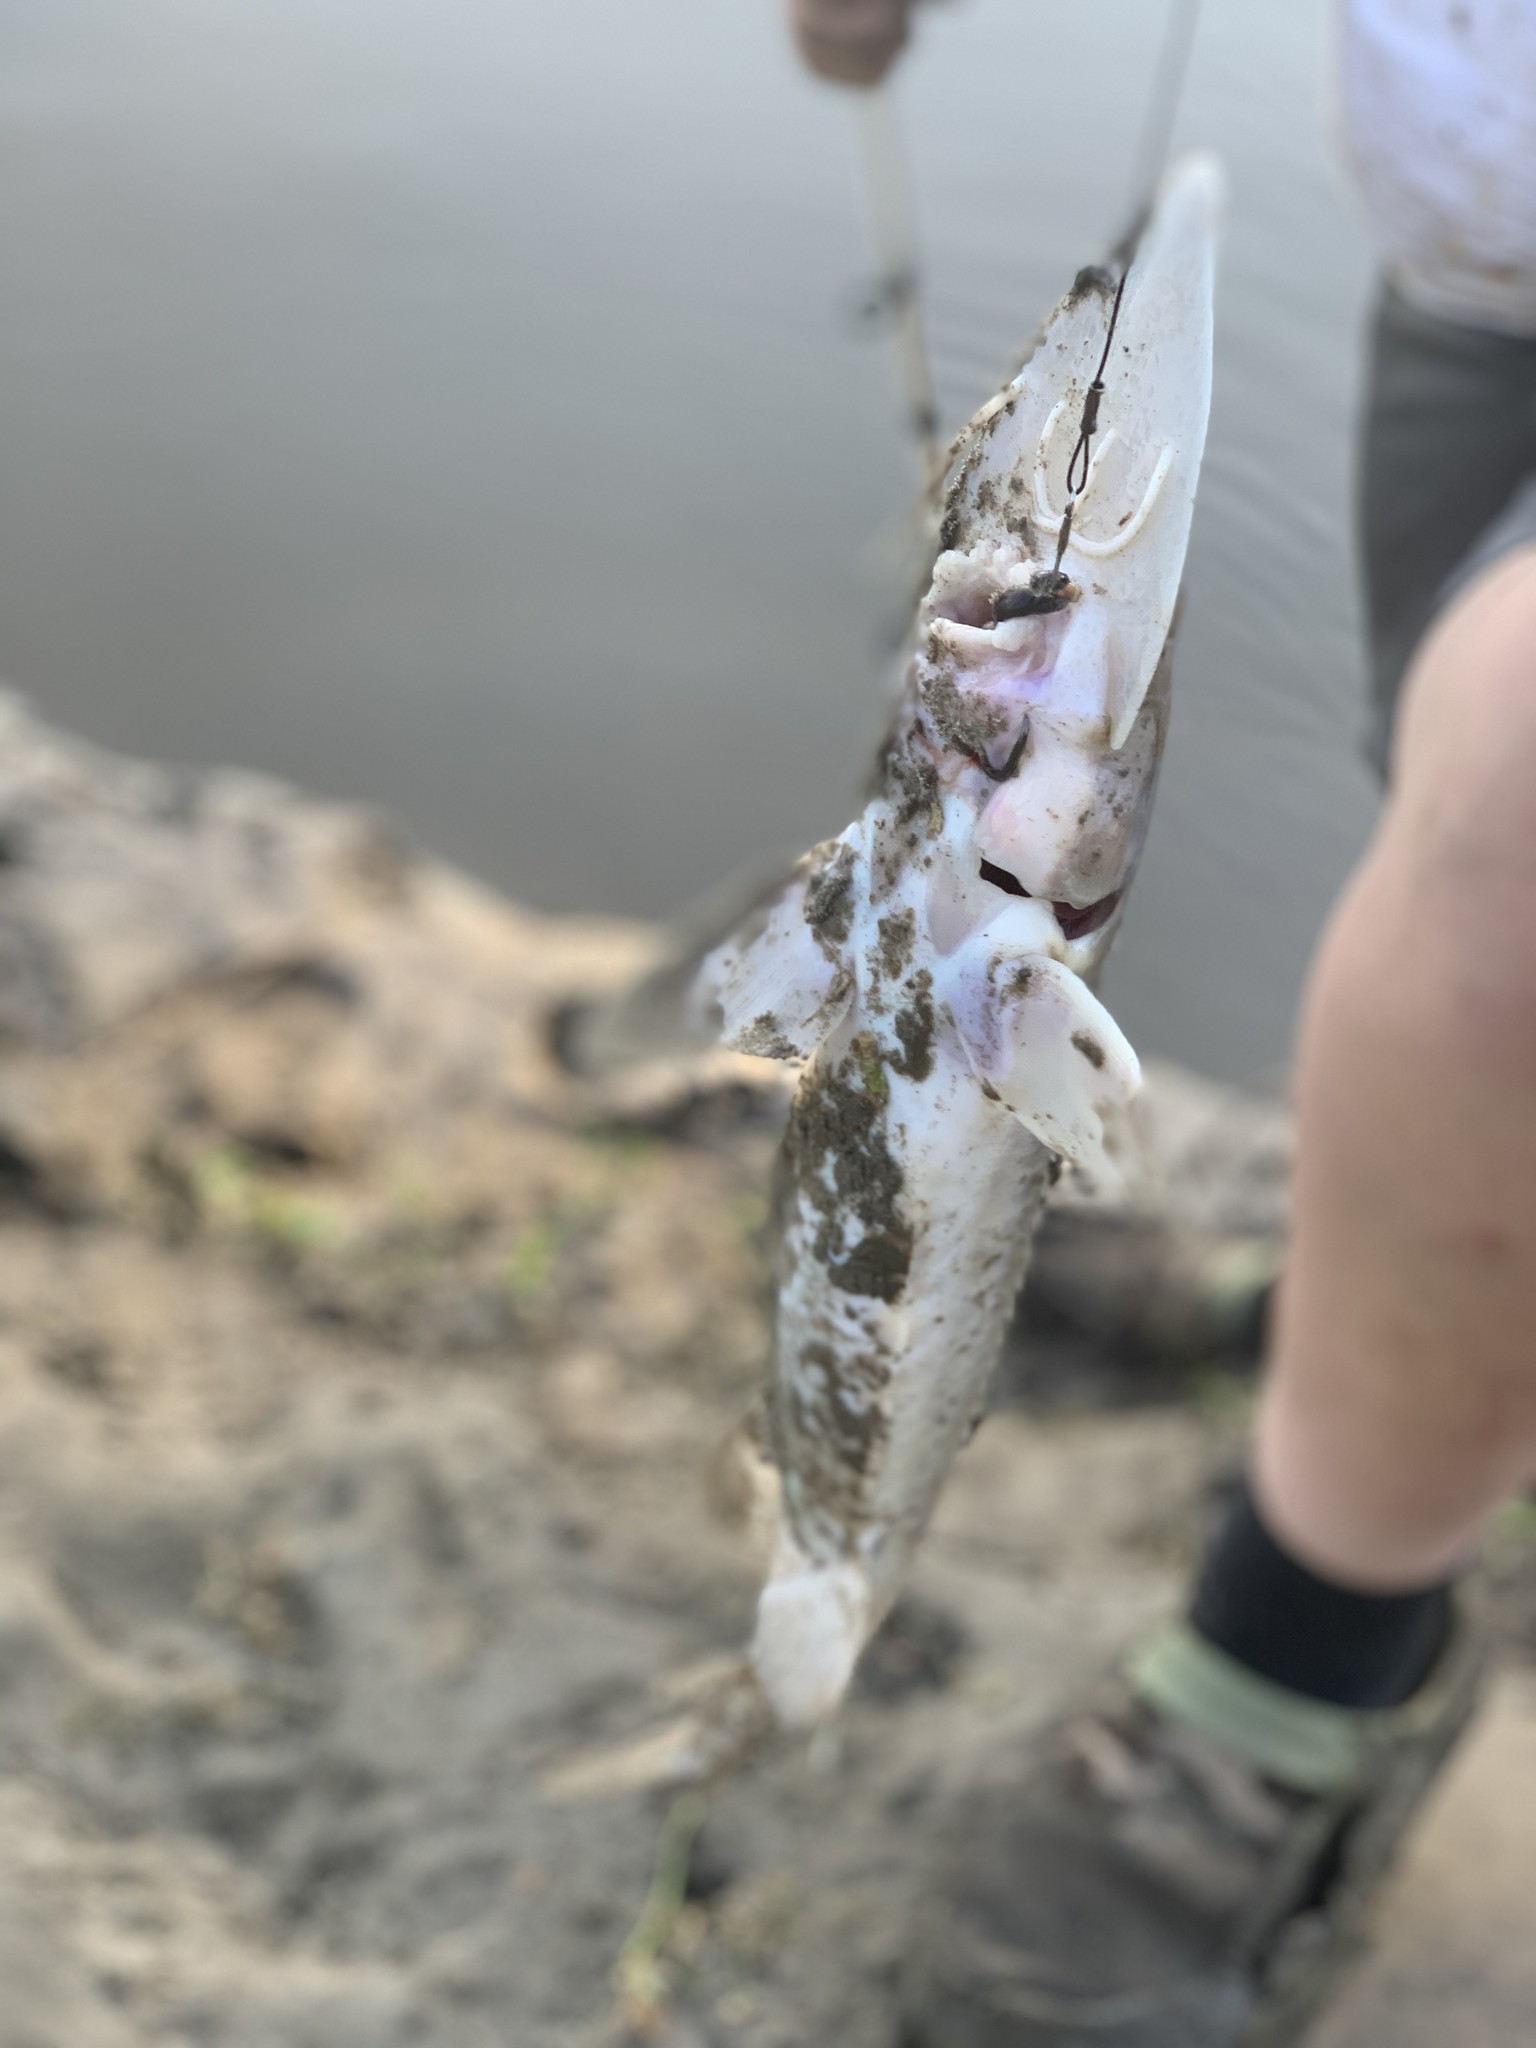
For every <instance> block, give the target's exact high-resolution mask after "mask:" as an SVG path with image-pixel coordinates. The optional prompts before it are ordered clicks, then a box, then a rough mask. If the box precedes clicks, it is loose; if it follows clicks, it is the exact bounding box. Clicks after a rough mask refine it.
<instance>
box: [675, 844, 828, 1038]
mask: <svg viewBox="0 0 1536 2048" xmlns="http://www.w3.org/2000/svg"><path fill="white" fill-rule="evenodd" d="M856 860H857V856H856V854H855V851H854V848H853V846H852V845H851V844H850V842H849V840H848V839H847V838H846V837H845V838H842V839H830V840H827V841H826V842H825V843H824V844H823V845H821V846H817V847H813V848H812V850H811V851H810V852H809V853H808V854H807V855H806V856H805V858H804V859H803V860H802V861H801V862H800V863H799V864H798V866H797V867H796V868H795V871H794V873H793V874H792V875H791V876H790V877H789V879H788V881H787V882H785V883H784V884H783V885H782V886H781V887H780V888H779V889H778V890H777V891H776V892H774V893H773V894H772V895H770V896H767V897H765V898H764V900H763V901H762V902H761V903H760V904H758V905H757V907H756V908H755V910H754V911H753V913H752V915H751V916H750V917H749V918H747V919H746V920H745V921H744V923H742V924H741V925H739V926H738V927H737V929H736V930H735V931H734V932H732V933H731V935H730V936H729V937H728V938H726V939H724V940H723V941H722V942H721V943H720V944H719V945H718V946H716V947H715V948H714V950H713V951H712V952H710V953H708V954H706V955H705V957H704V959H703V961H702V962H701V964H700V966H699V969H698V972H697V974H696V975H695V977H694V980H693V985H692V988H691V991H690V995H689V1004H690V1009H691V1011H692V1014H693V1017H694V1020H695V1024H696V1027H697V1028H698V1029H699V1030H700V1031H701V1032H707V1033H708V1034H709V1035H710V1036H712V1037H714V1038H716V1039H718V1041H719V1043H720V1044H722V1045H724V1046H728V1047H729V1048H730V1050H731V1051H733V1052H747V1053H756V1054H758V1055H759V1056H760V1057H763V1058H766V1059H778V1060H794V1059H807V1058H809V1056H810V1055H811V1053H813V1052H814V1051H815V1050H816V1048H817V1046H818V1045H820V1043H821V1041H822V1040H823V1039H824V1038H825V1037H826V1036H827V1035H828V1033H829V1032H831V1031H832V1030H833V1029H834V1028H835V1027H836V1025H837V1024H838V1023H839V1022H840V1021H841V1020H842V1017H843V1015H844V1013H845V1012H846V1010H847V1008H848V1004H849V1002H850V1000H851V998H852V995H853V976H852V973H851V972H850V970H849V966H848V962H847V956H846V940H847V936H848V929H849V926H850V924H851V920H852V910H853V901H852V891H853V886H854V871H855V866H856Z"/></svg>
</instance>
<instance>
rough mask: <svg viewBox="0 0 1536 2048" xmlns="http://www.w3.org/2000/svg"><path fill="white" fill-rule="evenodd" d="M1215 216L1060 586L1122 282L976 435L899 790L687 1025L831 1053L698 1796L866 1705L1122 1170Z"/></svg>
mask: <svg viewBox="0 0 1536 2048" xmlns="http://www.w3.org/2000/svg"><path fill="white" fill-rule="evenodd" d="M1219 196H1220V181H1219V175H1218V173H1217V171H1216V169H1215V167H1214V165H1213V164H1211V163H1210V162H1209V161H1208V160H1203V159H1193V160H1189V161H1187V162H1185V163H1184V164H1182V165H1180V166H1179V167H1177V168H1176V169H1175V170H1174V171H1173V172H1172V173H1171V174H1170V176H1169V177H1168V179H1167V180H1166V181H1165V183H1164V186H1163V189H1162V192H1161V194H1160V196H1159V198H1158V201H1157V204H1156V206H1155V208H1154V209H1153V212H1152V214H1151V217H1150V219H1149V222H1148V224H1147V226H1146V228H1145V231H1144V233H1143V235H1142V237H1141V239H1140V242H1139V244H1138V245H1137V248H1136V251H1135V255H1134V258H1133V260H1132V262H1131V265H1130V268H1129V271H1128V272H1127V274H1126V276H1125V281H1124V288H1123V293H1122V295H1121V299H1120V304H1119V312H1118V319H1117V321H1116V323H1115V327H1114V336H1113V343H1112V345H1111V347H1110V349H1109V352H1108V357H1107V360H1106V361H1105V363H1104V368H1103V377H1102V397H1101V400H1100V403H1099V414H1098V420H1097V431H1096V433H1095V435H1094V438H1093V441H1092V444H1091V465H1090V467H1089V470H1088V475H1087V480H1086V483H1085V484H1083V486H1082V488H1081V491H1080V494H1079V496H1078V498H1077V502H1076V505H1075V508H1074V517H1073V521H1072V525H1071V529H1070V535H1069V538H1068V541H1067V545H1066V548H1065V552H1064V555H1063V556H1062V558H1061V561H1060V564H1059V572H1055V571H1054V570H1053V565H1054V564H1055V562H1056V554H1057V537H1058V531H1059V527H1060V522H1061V518H1062V514H1063V511H1064V509H1065V497H1066V488H1065V479H1066V476H1067V473H1068V469H1069V464H1070V462H1071V458H1072V453H1073V448H1074V444H1075V443H1076V441H1077V437H1078V433H1079V427H1080V423H1081V421H1082V416H1083V409H1084V403H1085V400H1086V399H1087V396H1088V392H1089V387H1090V384H1091V383H1092V382H1093V380H1094V377H1095V373H1096V371H1097V370H1098V369H1099V365H1100V359H1101V356H1103V354H1104V350H1105V342H1106V336H1107V334H1108V332H1109V328H1110V322H1111V316H1112V312H1113V308H1114V302H1115V286H1116V280H1115V278H1114V277H1113V276H1112V275H1111V274H1110V273H1108V272H1105V271H1085V272H1083V273H1082V275H1081V276H1080V277H1079V278H1078V280H1077V282H1076V284H1075V285H1074V287H1073V289H1072V290H1071V292H1069V293H1068V295H1067V297H1066V298H1065V299H1063V301H1062V302H1061V304H1060V305H1059V306H1058V307H1057V309H1056V311H1055V313H1054V314H1053V315H1052V317H1051V319H1050V320H1049V321H1048V323H1047V325H1046V327H1045V329H1044V332H1043V334H1042V336H1041V338H1040V340H1039V342H1038V344H1037V346H1036V348H1035V350H1034V353H1033V354H1032V356H1031V357H1030V359H1029V361H1028V362H1027V363H1026V364H1025V366H1024V368H1023V369H1022V370H1021V371H1020V372H1019V374H1018V376H1017V377H1015V378H1014V380H1013V381H1012V383H1010V384H1009V385H1008V386H1007V387H1006V388H1005V389H1004V391H1003V392H1001V393H1000V394H999V396H998V397H997V399H995V400H994V401H992V403H991V404H990V405H989V406H987V407H985V408H983V410H982V412H981V413H980V414H978V415H977V418H976V420H975V421H973V422H972V426H971V428H970V430H969V431H968V435H967V436H965V437H962V441H961V443H960V444H959V447H958V449H957V459H956V464H955V467H954V471H953V475H952V478H951V480H950V482H949V485H948V489H947V495H946V499H945V505H944V514H943V525H942V529H941V549H942V552H941V553H940V554H939V556H938V559H937V561H936V563H935V565H934V571H933V580H932V584H931V586H930V588H929V591H928V594H927V596H926V598H925V599H924V601H923V604H922V606H921V609H920V612H919V615H918V622H917V634H916V644H915V648H914V651H913V654H912V658H911V663H910V667H909V670H908V673H907V678H906V683H905V688H904V692H903V695H902V697H901V700H900V703H899V706H898V709H897V713H896V717H895V720H894V723H893V726H892V729H891V734H890V738H889V740H888V742H887V745H886V748H885V752H884V754H883V757H882V762H881V773H880V787H879V789H878V791H877V793H876V794H875V796H874V797H873V799H872V800H871V802H870V804H869V806H868V808H867V809H866V810H865V812H864V814H863V816H862V817H860V818H859V819H858V820H857V821H856V822H855V823H854V824H852V825H850V826H849V828H848V830H847V831H846V832H844V833H843V834H842V835H841V837H840V838H838V839H835V840H831V841H829V842H827V843H826V844H825V845H823V846H820V847H817V848H816V849H814V850H813V852H812V853H811V854H809V855H808V856H807V857H806V859H805V860H804V861H803V862H802V863H801V865H800V867H799V869H798V870H797V871H796V873H795V875H794V877H793V878H792V879H791V881H790V882H789V883H788V884H787V885H786V886H784V887H783V888H782V889H781V890H780V891H779V892H778V893H777V894H776V895H774V896H772V897H770V898H769V899H768V900H767V901H765V902H764V903H762V904H761V905H760V906H759V908H758V910H757V911H756V913H755V914H754V915H753V916H752V917H751V918H750V919H749V920H748V922H747V924H746V925H745V927H743V928H741V929H739V930H738V931H736V932H735V933H734V934H733V935H732V936H731V937H730V938H729V939H727V940H726V941H725V942H724V943H723V944H720V945H718V946H717V947H715V948H714V950H712V951H711V952H710V953H709V954H708V955H707V957H705V958H704V960H703V961H702V964H701V965H700V966H699V967H698V969H697V971H696V972H695V973H694V975H693V977H692V981H691V986H689V987H688V989H687V990H686V996H687V1000H688V1001H689V1003H690V1004H691V1006H692V1009H693V1012H694V1020H695V1024H696V1026H697V1028H699V1029H701V1030H712V1031H713V1032H714V1033H715V1034H716V1035H718V1037H719V1038H720V1039H721V1040H722V1041H723V1042H724V1043H725V1044H727V1045H729V1046H732V1047H734V1048H736V1049H737V1050H739V1051H744V1052H752V1053H760V1054H766V1055H769V1056H772V1057H778V1058H785V1059H796V1060H803V1061H805V1062H806V1065H805V1068H804V1072H803V1075H802V1077H801V1080H800V1084H799V1089H798V1092H797V1094H796V1096H795V1100H794V1104H793V1108H792V1110H791V1114H790V1119H789V1126H788V1130H787V1134H786V1137H785V1141H784V1146H783V1150H782V1153H781V1156H780V1161H779V1172H778V1186H777V1200H776V1208H777V1219H778V1226H779V1246H778V1272H777V1278H778V1306H777V1316H776V1323H775V1332H774V1351H773V1365H772V1376H771V1384H770V1388H769V1398H768V1433H769V1439H770V1449H771V1453H772V1456H773V1458H774V1461H775V1463H776V1464H777V1466H778V1468H779V1471H780V1474H781V1477H782V1494H781V1503H780V1518H779V1529H778V1534H777V1539H776V1543H775V1549H774V1555H773V1560H772V1565H771V1568H770V1573H769V1577H768V1581H767V1584H766V1585H765V1587H764V1589H763V1592H762V1595H761V1598H760V1600H759V1603H758V1610H757V1623H756V1630H755V1633H754V1636H753V1639H752V1645H751V1650H750V1655H749V1659H748V1663H747V1665H746V1666H745V1667H744V1668H743V1670H742V1671H741V1672H740V1673H739V1674H738V1676H737V1677H736V1679H735V1680H734V1682H733V1683H732V1684H730V1685H729V1686H727V1687H726V1688H725V1689H724V1690H722V1691H721V1692H720V1693H719V1694H718V1695H717V1696H716V1697H715V1698H714V1700H713V1701H712V1702H710V1703H708V1704H707V1705H706V1707H705V1708H704V1710H703V1712H702V1713H701V1715H700V1716H699V1717H697V1719H696V1720H695V1721H694V1722H693V1724H692V1725H691V1727H690V1729H689V1731H688V1732H687V1736H686V1739H685V1740H683V1741H682V1742H681V1743H680V1744H679V1743H676V1742H674V1745H673V1748H672V1751H671V1754H670V1758H669V1760H668V1762H667V1765H666V1774H667V1775H670V1776H672V1777H674V1778H677V1777H686V1776H690V1775H692V1776H704V1775H709V1774H711V1773H713V1772H715V1771H717V1770H719V1769H722V1768H724V1767H725V1766H726V1765H728V1764H729V1763H731V1762H733V1761H734V1760H735V1759H736V1757H737V1756H739V1755H740V1754H741V1753H742V1752H743V1751H744V1750H745V1748H747V1747H748V1746H750V1744H751V1743H752V1742H754V1741H755V1740H756V1739H757V1738H758V1737H759V1736H760V1735H761V1734H763V1733H765V1732H767V1731H768V1730H770V1729H772V1728H774V1727H779V1728H785V1729H803V1728H808V1727H810V1726H812V1725H813V1724H814V1723H816V1722H817V1721H818V1720H819V1719H820V1718H821V1717H822V1716H824V1715H825V1714H827V1713H828V1712H829V1711H830V1710H831V1709H832V1708H833V1707H835V1706H836V1704H837V1703H838V1701H839V1700H840V1699H841V1697H842V1695H843V1693H844V1691H845V1690H846V1688H847V1685H848V1682H849V1679H850V1677H851V1675H852V1672H853V1669H854V1665H855V1663H856V1661H857V1659H858V1656H859V1653H860V1651H861V1650H862V1649H863V1647H864V1645H865V1644H866V1643H867V1642H868V1640H869V1638H870V1636H871V1634H872V1633H873V1632H874V1630H875V1629H876V1628H877V1627H878V1625H879V1623H880V1621H881V1619H882V1617H883V1616H884V1614H885V1613H886V1611H887V1610H888V1608H889V1606H890V1604H891V1602H892V1600H893V1598H894V1597H895V1594H896V1592H897V1590H898V1588H899V1585H900V1582H901V1580H902V1577H903V1574H904V1573H905V1571H906V1569H907V1566H908V1564H909V1561H910V1559H911V1556H912V1553H913V1550H914V1548H915V1546H916V1544H917V1543H918V1541H919V1539H920V1537H921V1535H922V1533H923V1530H924V1527H925V1526H926V1524H927V1521H928V1518H929V1516H930V1514H931V1512H932V1509H933V1506H934V1502H935V1499H936V1497H937V1495H938V1492H939V1488H940V1486H941V1484H942V1482H943V1479H944V1476H945V1474H946V1472H947V1471H948V1469H949V1466H950V1464H951V1462H952V1460H953V1458H954V1456H955V1453H956V1451H957V1450H958V1449H959V1447H960V1446H961V1444H962V1443H963V1442H964V1441H965V1439H966V1437H967V1435H968V1434H969V1433H970V1431H971V1430H972V1428H973V1427H974V1425H975V1423H976V1420H977V1418H978V1417H979V1415H980V1413H981V1410H982V1406H983V1402H984V1400H985V1395H986V1388H987V1382H988V1379H989V1377H990V1374H991V1372H992V1369H993V1365H994V1362H995V1360H996V1357H997V1354H998V1350H999V1348H1000V1345H1001V1342H1002V1337H1003V1333H1004V1330H1005V1327H1006V1324H1007V1320H1008V1317H1009V1314H1010V1311H1011V1308H1012V1304H1013V1301H1014V1298H1015V1296H1016V1295H1017V1293H1018V1290H1019V1287H1020V1284H1021V1282H1022V1280H1023V1277H1024V1268H1025V1264H1026V1262H1027V1259H1028V1253H1029V1245H1030V1240H1031V1237H1032V1235H1033V1231H1034V1226H1035V1223H1036V1221H1037V1219H1038V1217H1039V1213H1040V1209H1041V1205H1042V1203H1043V1201H1044V1198H1045V1194H1046V1191H1047V1189H1048V1187H1049V1185H1050V1183H1051V1181H1052V1180H1053V1179H1054V1178H1055V1176H1056V1173H1057V1172H1058V1171H1059V1162H1060V1161H1062V1160H1066V1161H1069V1162H1070V1163H1071V1164H1072V1165H1073V1166H1075V1167H1078V1168H1080V1169H1082V1170H1083V1171H1085V1172H1087V1173H1089V1174H1102V1173H1103V1172H1105V1171H1106V1170H1107V1168H1108V1164H1109V1158H1108V1155H1109V1152H1110V1150H1111V1148H1112V1146H1113V1142H1114V1128H1115V1122H1116V1119H1117V1117H1118V1116H1119V1114H1120V1113H1121V1112H1122V1111H1123V1110H1124V1108H1125V1105H1126V1104H1127V1102H1128V1101H1129V1099H1130V1097H1131V1095H1132V1094H1133V1093H1134V1091H1135V1089H1136V1087H1137V1085H1138V1082H1139V1070H1138V1067H1137V1061H1136V1056H1135V1054H1134V1053H1133V1051H1132V1050H1131V1048H1130V1046H1129V1045H1128V1044H1127V1042H1126V1040H1125V1038H1124V1036H1123V1035H1122V1033H1121V1031H1120V1030H1119V1028H1118V1026H1117V1025H1116V1024H1115V1022H1114V1020H1113V1018H1112V1017H1111V1016H1110V1015H1109V1013H1108V1012H1107V1011H1106V1010H1105V1008H1104V1007H1103V1005H1102V1004H1101V1003H1100V1002H1099V1000H1098V998H1097V996H1096V995H1095V994H1094V993H1093V986H1092V985H1093V982H1094V979H1095V976H1096V974H1097V972H1098V969H1099V967H1100V965H1101V963H1102V961H1103V959H1104V956H1105V954H1106V952H1107V950H1108V948H1109V945H1110V943H1111V940H1112V938H1113V936H1114V932H1115V929H1116V927H1117V926H1118V924H1119V921H1120V917H1121V914H1122V911H1123V907H1124V897H1125V891H1126V887H1127V885H1128V883H1129V882H1130V879H1131V875H1132V872H1133V870H1134V868H1135V865H1136V860H1137V856H1138V854H1139V852H1140V850H1141V845H1142V841H1143V838H1144V836H1145V833H1146V827H1147V822H1148V816H1149V811H1150V806H1151V801H1152V794H1153V786H1154V783H1155V780H1156V775H1157V768H1158V761H1159V757H1160V754H1161V751H1162V743H1163V735H1164V730H1165V727H1166V723H1167V715H1168V662H1167V649H1168V642H1169V635H1170V629H1171V626H1172V620H1173V612H1174V606H1175V602H1176V599H1177V596H1178V589H1179V581H1180V577H1181V574H1182V571H1183V564H1184V555H1185V549H1186V545H1187V542H1188V538H1189V527H1190V520H1191V515H1192V511H1193V505H1194V494H1195V484H1196V479H1197V476H1198V473H1199V468H1200V458H1201V452H1202V448H1203V445H1204V440H1205V427H1206V417H1207V412H1208V408H1209V400H1210V376H1211V300H1212V283H1213V259H1214V241H1215V225H1216V216H1217V213H1218V209H1219ZM1077 480H1078V481H1079V482H1081V481H1082V479H1081V458H1079V470H1078V476H1077Z"/></svg>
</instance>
